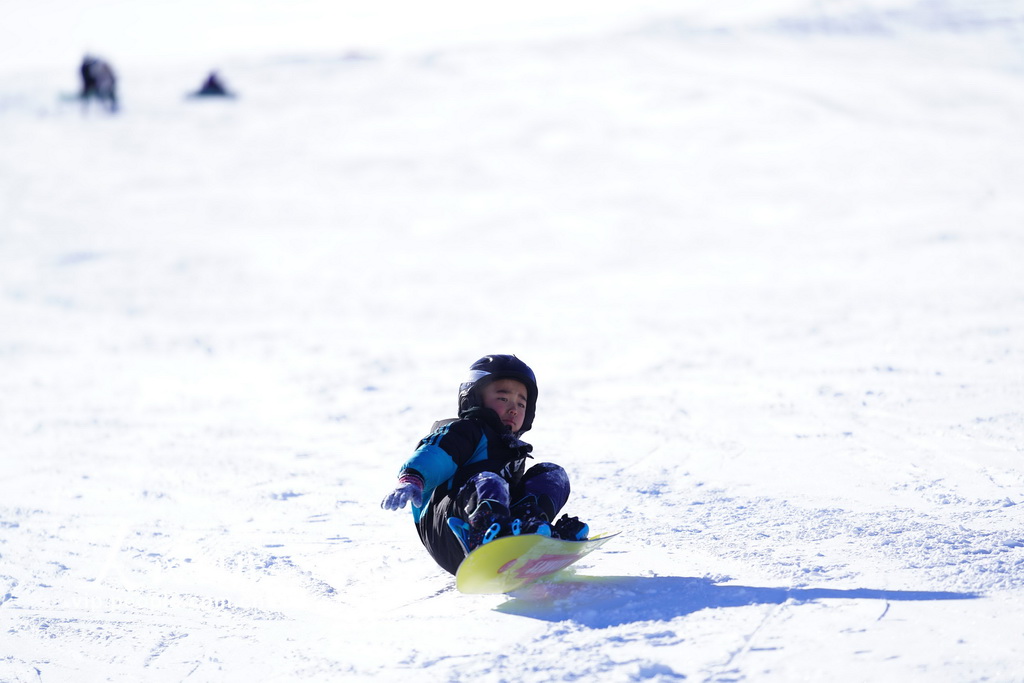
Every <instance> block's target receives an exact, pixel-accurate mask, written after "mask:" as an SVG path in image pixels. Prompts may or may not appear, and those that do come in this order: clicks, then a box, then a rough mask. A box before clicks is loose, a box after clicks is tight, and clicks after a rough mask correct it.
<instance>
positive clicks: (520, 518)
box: [509, 494, 551, 536]
mask: <svg viewBox="0 0 1024 683" xmlns="http://www.w3.org/2000/svg"><path fill="white" fill-rule="evenodd" d="M509 516H510V517H511V518H512V533H513V534H541V535H542V536H550V535H551V516H550V514H549V513H548V511H547V510H546V509H545V506H544V505H543V503H542V501H541V500H540V499H538V498H537V496H535V495H532V494H531V495H529V496H526V497H525V498H523V499H522V500H520V501H519V502H518V503H516V504H515V505H513V506H512V510H511V511H510V512H509Z"/></svg>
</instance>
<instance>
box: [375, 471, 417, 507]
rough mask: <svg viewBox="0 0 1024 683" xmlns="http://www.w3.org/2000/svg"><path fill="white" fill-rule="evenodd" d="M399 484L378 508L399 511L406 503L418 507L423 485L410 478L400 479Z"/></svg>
mask: <svg viewBox="0 0 1024 683" xmlns="http://www.w3.org/2000/svg"><path fill="white" fill-rule="evenodd" d="M399 482H400V483H399V485H398V486H397V487H396V488H395V490H394V491H392V492H391V493H389V494H388V495H387V496H385V498H384V500H382V501H381V503H380V506H381V507H382V508H384V509H385V510H399V509H401V508H404V507H405V504H406V503H412V504H413V505H414V506H416V507H419V506H420V502H421V499H422V498H423V484H422V483H420V481H419V480H418V479H414V478H412V477H402V478H401V479H399Z"/></svg>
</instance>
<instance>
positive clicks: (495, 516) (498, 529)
mask: <svg viewBox="0 0 1024 683" xmlns="http://www.w3.org/2000/svg"><path fill="white" fill-rule="evenodd" d="M509 531H510V529H509V518H508V508H507V507H505V506H504V505H502V504H501V503H499V502H497V501H493V500H485V501H482V502H481V503H480V504H479V505H478V506H477V507H476V510H474V511H473V513H472V514H471V515H470V516H469V534H468V536H469V537H468V539H467V540H468V542H469V549H470V550H472V549H473V548H476V547H477V546H480V545H483V544H484V543H489V542H491V541H493V540H494V539H496V538H498V537H499V536H507V535H508V534H509Z"/></svg>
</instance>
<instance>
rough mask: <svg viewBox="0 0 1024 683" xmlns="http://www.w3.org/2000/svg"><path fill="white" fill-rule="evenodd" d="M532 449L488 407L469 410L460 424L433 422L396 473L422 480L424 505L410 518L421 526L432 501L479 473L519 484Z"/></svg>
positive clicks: (457, 422)
mask: <svg viewBox="0 0 1024 683" xmlns="http://www.w3.org/2000/svg"><path fill="white" fill-rule="evenodd" d="M532 450H533V446H531V445H530V444H528V443H525V442H523V441H520V440H519V438H518V437H517V436H516V435H515V434H513V433H512V432H509V431H508V430H507V429H506V428H505V426H504V425H503V424H502V423H501V420H500V419H498V415H497V413H495V412H494V411H493V410H491V409H489V408H483V407H479V408H471V409H470V410H468V411H466V413H465V414H464V415H463V417H462V418H460V419H458V420H442V421H441V422H437V423H435V424H434V431H433V432H431V434H430V435H429V436H427V437H425V438H424V439H422V440H420V442H419V445H418V446H417V447H416V451H415V452H414V453H413V454H412V456H411V457H410V458H409V459H408V460H406V461H405V463H404V464H403V465H402V470H401V472H400V474H399V476H405V475H413V476H418V477H419V478H420V479H422V480H423V500H422V503H423V505H422V506H420V507H416V506H413V508H412V514H413V519H415V520H416V521H417V522H419V520H420V516H421V515H422V514H423V510H424V508H425V507H427V505H429V503H430V501H432V500H435V499H438V498H440V497H442V496H447V495H448V494H449V493H451V494H452V495H454V494H455V493H457V492H458V490H459V488H461V487H462V485H463V484H464V483H466V480H467V479H469V477H471V476H472V475H474V474H477V473H478V472H495V473H497V474H500V475H501V476H502V477H504V478H505V480H506V481H508V482H509V484H510V485H515V484H518V483H519V479H520V478H521V477H522V476H523V471H524V470H525V465H526V459H527V458H529V457H532V456H531V455H530V451H532Z"/></svg>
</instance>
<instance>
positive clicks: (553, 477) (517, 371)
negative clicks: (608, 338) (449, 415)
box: [381, 355, 589, 574]
mask: <svg viewBox="0 0 1024 683" xmlns="http://www.w3.org/2000/svg"><path fill="white" fill-rule="evenodd" d="M536 411H537V379H536V377H535V376H534V374H533V370H531V369H530V368H529V366H527V365H526V363H524V362H523V361H521V360H519V359H518V358H516V357H515V356H510V355H494V356H484V357H483V358H481V359H480V360H478V361H476V362H475V363H473V365H472V366H470V369H469V377H468V378H467V379H466V381H465V382H463V383H462V384H461V385H460V386H459V418H458V419H457V420H442V421H440V422H436V423H434V431H433V433H431V434H430V436H428V437H426V438H424V439H423V440H422V441H420V442H419V446H418V447H417V449H416V452H415V453H413V454H412V456H411V457H410V458H409V459H408V460H407V461H406V462H405V464H404V465H403V466H402V469H401V471H400V472H399V475H398V482H399V483H398V486H397V487H396V488H395V490H394V491H392V492H391V493H390V494H388V495H387V497H385V498H384V500H383V502H381V507H383V508H384V509H386V510H398V509H400V508H404V507H405V504H406V503H407V502H408V503H411V507H412V516H413V520H414V521H415V523H416V530H417V531H418V532H419V535H420V540H421V541H422V542H423V545H424V546H425V547H426V549H427V552H429V553H430V554H431V556H432V557H433V558H434V560H435V561H436V562H437V563H438V564H439V565H441V567H442V568H444V569H445V570H447V571H449V572H451V573H452V574H454V573H455V571H456V570H457V569H458V567H459V563H460V562H462V559H463V558H464V557H465V556H466V553H467V552H468V550H467V549H466V548H465V547H464V546H463V544H462V543H461V542H460V541H459V538H458V537H457V536H456V533H455V532H454V531H453V530H452V529H451V528H450V527H449V524H448V519H449V518H451V517H454V518H456V519H457V520H464V521H465V522H466V525H467V526H468V529H466V537H467V538H466V542H467V545H468V549H469V550H472V549H473V548H475V547H476V546H478V545H480V544H481V543H487V542H488V541H490V540H493V539H494V538H496V537H498V536H505V535H508V534H510V533H524V534H529V533H540V534H545V535H548V536H555V537H557V538H563V539H569V540H583V539H585V538H586V537H587V533H588V531H589V529H588V528H587V525H586V524H583V523H582V522H580V521H579V520H578V519H577V518H575V517H569V516H568V515H562V518H561V519H560V520H559V521H558V523H557V524H555V525H554V526H552V525H551V522H552V521H553V520H554V519H555V515H557V514H558V512H559V510H561V509H562V506H563V505H565V501H566V500H567V499H568V498H569V477H568V476H567V475H566V473H565V470H564V469H562V468H561V467H559V466H558V465H555V464H554V463H549V462H542V463H537V464H536V465H534V466H533V467H531V468H529V469H526V459H527V458H531V457H533V456H531V455H530V451H532V450H533V446H531V445H530V444H528V443H524V442H523V441H520V439H519V437H520V435H521V434H522V433H523V432H526V431H528V430H529V429H530V427H532V426H533V417H534V414H535V413H536Z"/></svg>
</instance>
